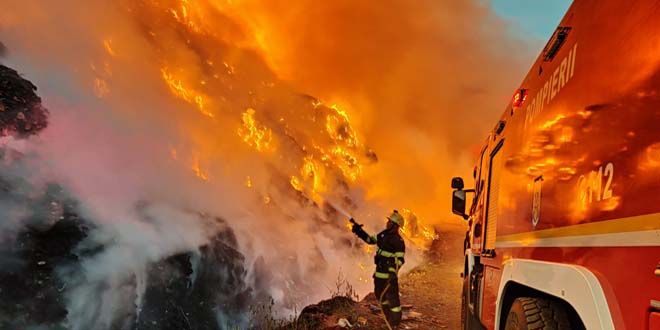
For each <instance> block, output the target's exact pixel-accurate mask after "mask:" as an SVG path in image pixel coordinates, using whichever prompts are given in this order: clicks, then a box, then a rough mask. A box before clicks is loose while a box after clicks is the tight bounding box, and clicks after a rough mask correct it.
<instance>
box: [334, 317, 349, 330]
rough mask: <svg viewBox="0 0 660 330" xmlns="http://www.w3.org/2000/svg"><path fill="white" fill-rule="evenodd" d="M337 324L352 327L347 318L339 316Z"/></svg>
mask: <svg viewBox="0 0 660 330" xmlns="http://www.w3.org/2000/svg"><path fill="white" fill-rule="evenodd" d="M337 326H339V327H342V328H352V327H353V326H352V325H351V322H348V320H347V319H344V318H341V319H339V321H337Z"/></svg>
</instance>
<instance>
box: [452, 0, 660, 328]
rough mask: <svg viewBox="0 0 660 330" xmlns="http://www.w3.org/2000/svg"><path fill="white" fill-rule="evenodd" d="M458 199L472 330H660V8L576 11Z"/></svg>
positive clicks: (457, 183)
mask: <svg viewBox="0 0 660 330" xmlns="http://www.w3.org/2000/svg"><path fill="white" fill-rule="evenodd" d="M452 188H453V189H454V192H453V205H452V208H453V212H454V213H455V214H458V215H461V216H463V217H464V218H465V219H466V220H467V221H468V223H469V229H468V232H467V234H466V240H465V269H464V272H463V278H464V288H463V299H462V300H463V324H464V327H465V329H482V328H486V329H589V330H591V329H630V330H639V329H653V330H659V329H660V265H659V262H660V0H626V1H620V0H576V1H575V2H574V3H573V5H572V6H571V8H570V9H569V10H568V12H567V13H566V15H565V16H564V18H563V19H562V21H561V23H560V25H559V26H558V27H557V29H556V30H555V32H554V34H553V35H552V37H551V38H550V40H549V41H548V43H547V45H546V46H545V48H544V49H543V51H542V52H541V54H540V55H539V57H538V58H537V59H536V61H535V62H534V64H533V66H532V68H531V69H530V71H529V73H528V74H527V76H526V77H525V79H524V80H523V82H522V84H521V85H520V87H519V89H518V90H517V91H516V92H515V96H514V97H513V99H512V101H511V103H509V104H508V105H507V107H506V109H505V111H504V113H503V114H502V116H501V117H500V120H499V121H498V122H497V123H495V125H494V128H493V129H492V131H491V132H490V134H489V135H488V137H487V139H486V141H485V143H484V145H483V149H482V151H481V153H480V156H479V158H478V159H477V164H476V167H475V171H474V189H468V190H465V189H463V188H464V187H463V180H462V179H461V178H454V179H453V180H452ZM466 196H468V197H472V198H471V199H472V202H471V204H470V205H471V206H470V207H469V209H468V210H466V200H468V198H466ZM466 213H467V214H466Z"/></svg>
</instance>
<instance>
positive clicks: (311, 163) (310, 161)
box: [300, 156, 326, 193]
mask: <svg viewBox="0 0 660 330" xmlns="http://www.w3.org/2000/svg"><path fill="white" fill-rule="evenodd" d="M300 174H301V175H302V177H303V179H304V180H305V181H307V182H311V185H312V191H314V192H315V193H321V192H324V191H325V190H326V187H325V184H324V182H323V181H324V169H323V165H322V164H320V163H318V162H316V161H315V160H314V158H313V157H312V156H307V157H305V158H304V159H303V166H302V167H301V168H300Z"/></svg>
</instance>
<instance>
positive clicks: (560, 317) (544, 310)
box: [504, 297, 571, 330]
mask: <svg viewBox="0 0 660 330" xmlns="http://www.w3.org/2000/svg"><path fill="white" fill-rule="evenodd" d="M505 324H506V326H505V328H504V329H505V330H570V329H571V324H570V322H569V320H568V315H567V314H566V311H565V310H564V307H563V306H562V305H561V304H560V303H558V302H556V301H553V300H549V299H543V298H529V297H522V298H516V300H514V301H513V305H511V308H510V309H509V315H508V316H507V317H506V323H505Z"/></svg>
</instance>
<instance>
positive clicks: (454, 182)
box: [451, 176, 465, 190]
mask: <svg viewBox="0 0 660 330" xmlns="http://www.w3.org/2000/svg"><path fill="white" fill-rule="evenodd" d="M463 187H465V185H464V184H463V178H461V177H459V176H457V177H455V178H453V179H451V188H452V189H458V190H463Z"/></svg>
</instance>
